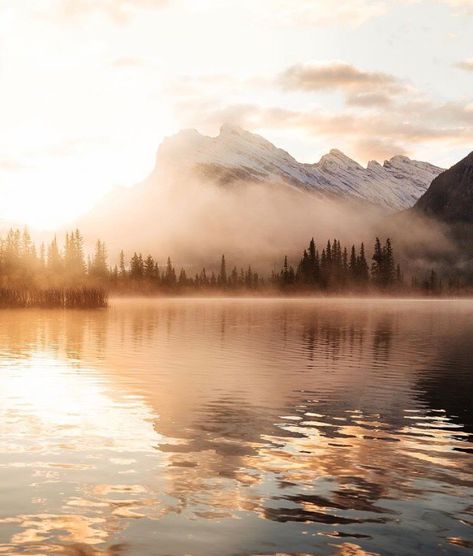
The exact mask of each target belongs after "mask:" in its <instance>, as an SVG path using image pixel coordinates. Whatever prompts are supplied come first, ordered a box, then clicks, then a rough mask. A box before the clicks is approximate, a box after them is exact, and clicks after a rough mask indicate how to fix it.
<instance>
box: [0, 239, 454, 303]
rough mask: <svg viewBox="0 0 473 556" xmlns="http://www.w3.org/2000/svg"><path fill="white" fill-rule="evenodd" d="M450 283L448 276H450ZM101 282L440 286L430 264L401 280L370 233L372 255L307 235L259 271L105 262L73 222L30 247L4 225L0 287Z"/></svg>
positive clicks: (112, 285) (140, 286) (235, 287)
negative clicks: (302, 245) (295, 252)
mask: <svg viewBox="0 0 473 556" xmlns="http://www.w3.org/2000/svg"><path fill="white" fill-rule="evenodd" d="M450 285H451V284H450ZM84 286H88V287H103V288H106V289H108V290H110V291H112V292H114V291H115V292H123V293H153V292H163V293H192V292H212V291H215V292H232V291H251V290H254V291H277V290H280V291H282V292H285V293H291V292H294V293H297V292H305V293H310V292H314V293H315V292H327V293H338V292H341V293H343V292H368V291H393V292H394V291H416V290H423V291H426V292H431V293H436V294H438V293H441V292H442V291H443V285H442V281H441V280H440V279H439V277H438V276H437V275H436V274H435V273H434V272H433V271H432V272H430V271H428V272H426V276H420V277H415V276H414V277H411V280H410V282H409V285H406V283H405V281H404V279H403V275H402V273H401V269H400V266H399V264H397V263H396V260H395V256H394V252H393V247H392V244H391V241H390V239H386V240H385V241H384V243H382V242H381V240H380V239H379V238H376V240H375V241H374V247H373V252H372V255H368V254H367V251H366V248H365V245H364V244H363V243H361V244H360V245H358V246H355V245H351V246H342V244H341V242H340V241H339V240H338V239H333V240H331V241H328V242H327V243H326V244H325V245H324V247H323V248H322V249H321V250H320V249H319V248H318V247H317V246H316V243H315V241H314V239H312V240H310V242H309V245H308V247H307V249H305V250H304V251H303V254H302V257H301V259H300V261H299V262H298V264H296V265H294V266H293V265H291V264H290V263H289V261H288V258H287V256H286V257H285V258H284V261H283V265H282V268H281V270H280V271H278V272H273V273H272V274H271V276H269V277H266V278H263V277H262V276H260V275H259V274H258V272H256V271H255V270H254V268H252V266H251V265H249V266H247V267H245V268H237V267H228V266H227V261H226V259H225V256H224V255H223V256H222V257H221V260H220V261H219V263H218V264H216V265H215V267H214V268H213V269H211V270H208V269H207V268H202V269H201V270H199V271H197V272H196V270H195V269H192V268H190V267H189V268H180V269H176V268H175V267H174V266H173V264H172V262H171V259H170V258H168V259H167V260H166V262H165V264H163V265H160V264H158V261H157V260H155V259H154V258H153V256H151V255H147V256H143V255H142V254H141V253H133V255H132V256H131V257H129V258H127V257H126V255H125V253H124V252H123V251H121V252H120V255H119V258H118V264H117V265H114V266H113V267H112V266H110V264H109V260H108V254H107V248H106V246H105V244H104V243H103V242H102V241H100V240H98V241H97V242H96V244H95V248H94V251H93V253H92V254H90V255H86V253H85V249H84V240H83V237H82V235H81V233H80V232H79V230H74V231H72V232H70V233H67V234H66V236H65V240H64V242H63V244H62V245H60V244H59V243H58V241H57V239H56V238H54V239H53V240H52V241H51V242H50V243H49V244H47V245H45V244H44V243H43V244H41V245H40V246H39V248H37V246H36V245H35V244H34V243H33V241H32V240H31V236H30V234H29V232H28V230H27V229H25V230H23V231H20V230H10V231H9V232H8V234H7V235H6V237H4V238H2V239H0V288H4V289H5V288H58V287H59V288H61V287H62V288H66V287H68V288H74V287H84Z"/></svg>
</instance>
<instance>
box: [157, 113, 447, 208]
mask: <svg viewBox="0 0 473 556" xmlns="http://www.w3.org/2000/svg"><path fill="white" fill-rule="evenodd" d="M161 166H164V167H166V168H167V169H171V170H173V169H174V170H175V169H177V168H179V169H180V170H183V169H185V170H194V171H197V172H198V173H199V174H200V175H201V176H204V177H205V178H208V179H211V180H214V181H217V182H220V183H223V184H229V183H235V182H237V181H256V182H275V181H279V182H283V183H286V184H287V185H290V186H293V187H296V188H299V189H302V190H305V191H309V192H314V193H318V194H322V195H329V196H333V195H334V196H350V197H354V198H358V199H361V200H364V201H367V202H370V203H372V204H374V205H379V206H382V207H384V208H385V209H387V210H390V211H397V210H403V209H406V208H410V207H411V206H413V205H414V203H415V202H416V201H417V200H418V199H419V197H421V195H422V194H423V193H424V192H425V191H426V190H427V188H428V187H429V185H430V183H431V182H432V180H433V179H434V178H435V177H437V176H438V175H439V174H440V173H441V172H442V171H443V169H442V168H439V167H437V166H435V165H433V164H430V163H428V162H421V161H416V160H411V159H410V158H408V157H406V156H403V155H396V156H393V157H392V158H390V159H389V160H385V161H384V163H383V164H380V163H379V162H377V161H375V160H372V161H370V162H368V165H367V167H366V168H365V167H363V166H362V165H361V164H359V163H358V162H356V161H355V160H353V159H351V158H350V157H348V156H347V155H345V154H344V153H343V152H342V151H340V150H338V149H331V150H330V151H329V152H328V153H327V154H325V155H323V156H322V157H321V158H320V160H319V161H318V162H315V163H312V164H308V163H302V162H298V161H297V160H296V159H295V158H294V157H293V156H292V155H291V154H289V153H288V152H287V151H285V150H283V149H280V148H278V147H276V146H275V145H273V144H272V143H271V142H270V141H268V140H267V139H265V138H264V137H262V136H260V135H257V134H254V133H251V132H249V131H246V130H244V129H242V128H239V127H237V126H233V125H229V124H224V125H223V126H222V127H221V129H220V133H219V135H217V136H215V137H210V136H206V135H202V134H200V133H199V132H198V131H196V130H195V129H187V130H182V131H180V132H179V133H177V134H176V135H173V136H171V137H167V138H166V139H165V140H164V141H163V142H162V144H161V146H160V147H159V149H158V153H157V156H156V166H155V170H154V173H159V172H160V169H161V168H160V167H161Z"/></svg>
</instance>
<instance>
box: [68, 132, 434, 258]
mask: <svg viewBox="0 0 473 556" xmlns="http://www.w3.org/2000/svg"><path fill="white" fill-rule="evenodd" d="M440 172H441V170H440V168H437V167H435V166H432V165H431V164H427V163H425V162H416V161H413V160H409V159H408V158H406V157H403V156H395V157H393V158H392V159H391V160H388V161H386V162H384V164H379V163H377V162H370V163H369V164H368V166H367V168H363V167H362V166H361V165H360V164H358V163H357V162H355V161H354V160H351V159H350V158H348V157H347V156H345V155H344V154H343V153H341V152H340V151H337V150H332V151H331V152H330V153H328V154H326V155H325V156H323V157H322V158H321V160H320V161H319V162H317V163H315V164H302V163H300V162H298V161H297V160H295V159H294V158H293V157H292V156H291V155H290V154H288V153H287V152H285V151H284V150H281V149H278V148H277V147H275V146H274V145H273V144H271V143H270V142H269V141H267V140H266V139H264V138H262V137H260V136H258V135H255V134H253V133H249V132H247V131H244V130H242V129H239V128H236V127H233V126H228V125H226V126H223V127H222V129H221V131H220V134H219V135H218V136H217V137H205V136H203V135H201V134H199V133H198V132H197V131H182V132H180V133H178V134H177V135H175V136H173V137H170V138H167V139H165V140H164V141H163V143H162V144H161V146H160V147H159V149H158V153H157V156H156V161H155V166H154V168H153V170H152V171H151V173H150V175H149V176H148V178H146V179H145V180H144V181H143V182H141V183H139V184H137V185H134V186H132V187H122V188H117V189H116V190H114V191H112V192H111V193H109V194H108V195H107V196H106V197H104V198H103V199H102V201H101V202H100V203H99V204H98V205H97V206H96V207H95V208H94V209H93V210H92V211H91V212H90V213H88V214H87V215H85V217H83V218H82V219H80V220H79V221H78V222H76V224H77V226H78V227H79V228H80V229H81V230H82V231H83V233H84V234H85V236H86V237H87V238H88V240H90V241H92V240H93V241H95V239H96V238H97V237H100V238H101V239H102V240H104V241H105V242H106V243H107V247H108V249H109V253H110V256H111V259H112V260H116V255H117V254H118V253H119V250H120V249H124V250H125V252H126V254H127V256H128V255H130V253H131V254H132V253H133V252H134V251H135V250H139V251H143V252H150V253H152V254H153V256H155V257H158V259H159V260H160V261H161V260H162V258H163V257H166V256H167V255H170V256H172V257H173V259H175V260H176V261H181V262H182V263H183V264H188V263H189V264H192V263H194V262H196V261H197V262H199V261H200V262H203V263H205V264H207V263H208V262H209V260H216V261H218V260H220V257H221V256H222V253H225V254H226V255H228V256H229V261H230V259H231V260H233V261H234V264H236V262H237V261H240V262H241V263H243V264H247V263H248V262H249V261H255V262H256V261H259V263H260V264H261V263H262V261H263V259H264V260H265V261H266V262H268V263H272V262H274V261H278V262H280V261H279V258H280V257H281V253H287V254H291V253H294V252H298V250H300V246H301V245H304V244H306V242H307V241H308V238H311V237H312V236H314V237H316V238H319V240H320V241H327V239H328V238H329V237H331V238H333V237H337V238H338V239H340V240H341V241H342V242H344V241H345V242H361V241H371V240H372V238H373V237H375V236H376V235H377V234H379V233H381V234H382V235H386V234H388V233H389V234H390V235H391V236H392V234H393V232H391V231H389V232H388V230H387V226H388V225H391V224H390V222H391V221H392V220H393V217H392V216H391V217H390V218H386V215H387V214H389V213H395V212H396V211H397V210H398V209H404V208H406V207H411V206H412V205H413V204H414V203H415V201H416V200H417V199H418V198H419V197H420V196H421V194H422V193H423V192H424V191H425V190H426V188H427V187H428V185H429V184H430V182H431V181H432V179H433V178H434V177H436V176H437V175H438V174H439V173H440ZM400 228H401V229H402V230H404V227H403V226H400ZM427 235H428V237H429V238H430V236H431V235H432V226H430V227H429V230H428V233H427ZM392 237H393V236H392ZM255 264H256V263H255Z"/></svg>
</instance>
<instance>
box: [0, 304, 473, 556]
mask: <svg viewBox="0 0 473 556" xmlns="http://www.w3.org/2000/svg"><path fill="white" fill-rule="evenodd" d="M0 388H1V398H0V423H1V424H0V431H1V435H0V554H7V555H9V556H10V555H20V554H21V555H25V554H28V555H30V554H34V555H43V554H44V555H49V554H66V555H74V556H79V555H84V556H91V555H94V556H95V555H102V554H106V555H110V556H121V555H161V556H165V555H166V556H184V555H192V556H230V555H231V556H243V555H265V556H269V555H276V554H278V555H289V554H290V555H309V554H310V555H333V556H360V555H368V554H369V555H372V554H380V555H396V556H399V555H411V554H412V555H419V554H422V555H429V554H432V555H441V554H459V555H461V554H465V555H466V554H469V553H471V552H472V551H473V301H460V300H457V301H456V300H442V301H433V300H421V301H416V300H404V301H400V300H343V299H337V300H328V299H325V300H323V299H322V300H296V299H294V300H271V299H266V300H264V299H262V300H258V299H251V300H247V299H237V300H230V299H229V300H226V299H220V300H219V299H207V300H206V299H191V300H189V299H162V300H159V299H158V300H153V299H144V300H141V299H139V300H118V301H113V302H112V304H111V306H110V308H109V309H108V310H98V311H59V310H57V311H56V310H49V311H48V310H35V309H30V310H12V311H6V310H5V311H2V313H1V320H0Z"/></svg>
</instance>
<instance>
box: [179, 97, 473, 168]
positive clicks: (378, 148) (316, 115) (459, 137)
mask: <svg viewBox="0 0 473 556" xmlns="http://www.w3.org/2000/svg"><path fill="white" fill-rule="evenodd" d="M177 113H178V114H180V115H181V117H183V118H184V120H185V125H190V126H196V127H202V125H203V124H204V122H203V120H202V114H205V125H206V126H213V127H217V126H219V125H220V124H221V123H222V122H229V123H233V124H236V125H239V126H241V127H243V128H246V129H249V130H255V131H256V130H264V131H268V130H277V131H290V132H299V133H300V132H303V133H305V134H306V135H308V136H312V137H314V138H316V139H320V138H321V137H323V138H324V139H325V140H326V141H327V143H328V144H332V145H336V146H338V147H340V148H342V149H344V150H345V149H346V150H348V151H349V152H350V153H352V154H353V155H356V156H359V157H361V158H362V159H364V160H368V159H372V158H379V157H382V158H383V157H387V156H392V155H394V154H400V153H407V154H410V153H411V152H412V150H415V149H416V147H418V146H422V147H425V145H426V144H429V143H430V144H432V143H441V144H442V145H443V146H444V148H446V147H447V146H462V145H465V144H466V143H468V142H471V141H473V111H471V110H470V109H469V105H468V104H463V103H459V102H450V103H445V104H438V103H435V102H433V101H429V100H407V101H404V102H402V103H397V104H394V105H393V106H391V107H390V109H389V110H388V111H386V110H384V109H383V108H382V107H379V109H378V110H373V111H369V112H363V111H361V112H360V111H353V110H350V109H347V108H345V109H341V110H340V111H334V112H328V111H327V110H322V109H319V108H312V109H307V110H294V109H288V108H281V107H277V106H273V107H267V106H261V105H257V104H251V103H241V104H231V105H223V104H219V103H218V102H217V101H216V100H215V99H214V100H210V99H207V100H201V101H200V103H197V104H196V101H188V102H186V103H181V104H179V105H178V107H177Z"/></svg>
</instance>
